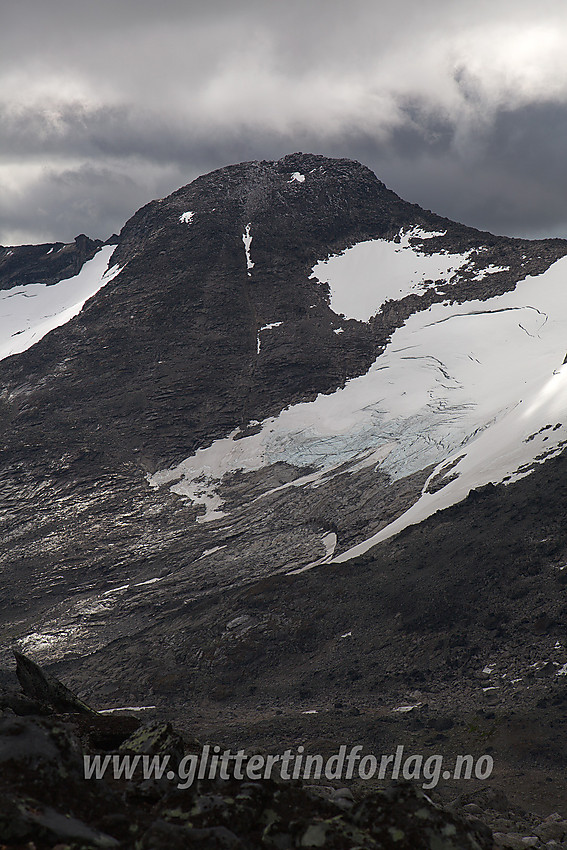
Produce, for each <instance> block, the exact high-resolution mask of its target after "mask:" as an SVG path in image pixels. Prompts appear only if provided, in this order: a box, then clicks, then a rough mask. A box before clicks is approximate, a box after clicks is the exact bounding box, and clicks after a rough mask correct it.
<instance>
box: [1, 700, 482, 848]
mask: <svg viewBox="0 0 567 850" xmlns="http://www.w3.org/2000/svg"><path fill="white" fill-rule="evenodd" d="M196 743H197V742H195V740H191V739H189V740H187V739H184V738H183V737H182V736H181V735H179V734H178V733H176V732H175V731H174V730H173V728H172V727H171V726H170V725H169V724H162V725H161V726H157V725H156V724H153V725H150V726H148V727H142V728H140V729H139V730H138V731H137V732H136V733H134V735H133V736H131V737H130V738H129V739H127V740H126V741H124V742H123V744H122V746H121V747H120V750H119V751H118V753H115V755H116V756H117V757H118V758H122V757H123V755H124V754H135V753H137V754H138V755H140V754H142V753H144V754H146V755H152V756H160V755H161V756H163V755H165V754H172V752H174V753H176V754H177V756H178V757H179V756H180V755H181V754H182V753H187V752H191V751H192V750H194V749H195V745H196ZM111 753H112V751H111ZM86 754H87V752H86V750H85V748H84V747H83V745H82V744H81V741H80V738H79V736H78V735H77V731H76V729H75V728H74V727H73V724H72V722H69V721H63V720H62V719H60V718H50V719H46V718H41V719H40V718H29V717H27V718H14V717H10V716H4V717H3V718H1V719H0V765H1V768H2V769H1V770H0V842H1V844H2V846H3V847H4V848H6V850H8V848H14V850H15V848H19V847H22V846H23V845H24V844H26V846H27V847H31V846H32V842H33V846H34V847H35V848H36V850H47V848H53V847H56V846H57V847H59V845H62V844H64V845H65V847H66V848H69V850H72V848H79V847H81V848H87V847H93V848H102V849H103V850H104V848H113V847H117V848H118V847H119V848H123V850H127V848H132V850H134V848H136V850H140V848H147V850H161V848H163V850H166V848H167V850H172V848H180V849H181V848H186V847H189V846H191V847H192V846H199V847H203V848H221V847H226V848H231V847H234V848H237V847H238V848H250V850H254V848H260V847H266V848H277V849H278V850H280V848H294V847H323V846H324V847H329V848H337V850H341V849H342V848H344V850H346V849H347V848H351V847H353V846H354V845H356V846H357V847H360V848H368V850H370V848H382V849H383V850H386V848H392V850H393V848H399V850H420V848H422V850H428V848H435V850H457V848H459V850H461V848H462V850H464V849H465V848H470V850H489V848H490V847H492V839H491V834H490V830H489V829H488V828H487V827H485V826H483V825H482V824H481V823H480V822H477V823H475V824H470V823H467V822H466V820H464V819H463V818H462V817H460V816H458V815H456V814H452V813H450V812H448V811H445V810H443V809H442V808H440V807H439V806H437V805H435V804H434V803H432V802H431V800H429V799H428V798H427V797H426V796H425V795H424V794H423V793H422V792H421V791H420V790H419V789H416V788H413V787H412V786H410V785H409V784H400V785H394V786H392V787H391V788H389V789H388V790H387V791H385V792H378V793H373V794H370V795H367V796H366V797H364V798H363V799H361V800H359V801H358V802H354V800H353V798H352V795H351V794H350V792H349V791H348V789H344V788H343V789H337V791H336V792H334V793H333V794H332V795H331V796H329V797H328V798H326V799H325V798H324V797H322V796H321V794H319V793H317V790H316V789H311V788H309V787H307V786H305V785H302V784H301V783H300V782H299V781H288V782H285V781H283V780H280V779H278V780H272V779H270V780H255V781H250V780H248V779H244V780H240V779H234V778H231V779H223V780H221V779H213V780H209V779H203V780H196V781H195V782H194V783H193V784H192V785H191V786H190V787H189V788H186V789H183V790H179V789H178V788H177V787H176V784H175V783H174V782H172V781H170V780H169V781H168V780H167V779H166V780H163V781H160V782H148V780H147V779H144V778H143V777H142V776H140V777H138V776H137V775H135V776H133V778H132V779H131V780H130V781H127V780H125V779H124V778H121V779H118V778H117V779H115V778H113V776H112V771H111V770H109V771H107V773H105V775H104V778H101V779H95V778H90V779H87V778H85V777H84V773H83V756H84V755H86ZM91 754H92V753H91ZM98 754H99V755H101V751H100V750H99V753H98ZM110 757H111V758H112V755H110ZM178 763H179V762H178V759H174V758H172V760H171V765H172V766H176V765H178ZM345 801H348V805H345Z"/></svg>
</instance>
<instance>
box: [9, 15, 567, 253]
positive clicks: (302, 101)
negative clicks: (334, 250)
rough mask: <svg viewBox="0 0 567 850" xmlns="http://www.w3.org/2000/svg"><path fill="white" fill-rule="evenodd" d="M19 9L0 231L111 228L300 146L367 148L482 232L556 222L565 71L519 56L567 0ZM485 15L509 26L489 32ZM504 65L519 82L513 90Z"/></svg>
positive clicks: (359, 151) (363, 151)
mask: <svg viewBox="0 0 567 850" xmlns="http://www.w3.org/2000/svg"><path fill="white" fill-rule="evenodd" d="M8 6H9V8H7V9H6V10H5V12H4V10H3V13H2V14H3V29H4V30H5V31H7V32H9V33H10V38H9V39H6V44H5V46H3V53H2V57H0V81H3V84H2V87H1V88H0V242H6V241H7V239H8V237H9V235H10V234H13V233H18V234H20V233H28V234H29V239H30V240H32V239H36V238H37V239H42V240H43V239H62V240H65V241H68V240H70V239H72V238H73V237H74V236H75V235H76V234H77V233H78V232H80V231H84V232H86V233H88V234H89V235H91V236H97V237H106V236H108V235H110V233H111V232H112V231H114V230H117V229H119V228H120V227H121V225H122V224H123V223H124V221H125V220H126V219H127V218H128V217H129V216H130V215H131V214H132V213H133V212H134V211H135V209H136V208H137V207H139V206H140V205H141V204H142V203H145V202H146V201H148V200H150V199H151V198H152V197H159V196H163V195H164V194H166V193H168V192H170V191H172V190H173V189H175V188H177V186H180V185H183V184H184V183H186V182H188V181H189V180H191V179H193V178H194V177H195V176H197V175H198V174H199V173H203V172H206V171H209V170H212V169H213V168H217V167H221V166H223V165H226V164H229V163H231V162H237V161H240V160H243V159H257V158H260V159H276V158H279V157H280V156H282V155H284V154H285V153H289V152H291V151H294V150H306V151H314V152H319V153H323V154H326V155H329V156H347V157H348V156H350V157H352V158H356V159H359V160H360V161H362V162H364V163H365V164H367V165H369V166H370V167H371V168H373V169H374V170H375V171H376V173H377V174H378V176H379V177H380V178H381V179H382V180H384V182H386V183H387V185H389V186H390V187H391V188H392V189H394V190H395V191H397V192H398V193H399V194H400V195H402V196H403V197H405V198H407V199H408V200H410V201H415V202H417V203H420V204H421V205H422V206H425V207H427V208H430V209H434V210H435V211H436V212H439V213H441V214H443V215H448V216H450V217H452V218H456V219H458V220H461V221H464V222H465V223H468V224H471V225H474V226H477V227H479V228H481V229H493V230H495V231H497V232H501V233H509V234H512V235H513V234H518V235H520V234H521V235H524V234H528V235H529V234H533V235H536V234H537V235H540V234H545V233H549V234H550V235H555V234H558V233H562V232H563V230H564V228H565V222H566V221H567V210H566V204H565V200H564V198H565V197H566V193H565V189H566V188H567V187H566V186H565V179H564V177H563V171H564V169H563V158H564V156H563V150H562V142H563V139H564V138H565V129H567V127H566V124H567V107H566V105H565V103H566V101H567V85H566V87H565V91H563V90H562V89H561V88H560V87H559V88H557V89H554V90H553V91H551V90H550V91H547V90H546V87H545V85H544V84H545V82H546V80H547V77H545V75H544V76H543V77H541V79H540V77H538V75H537V73H535V77H534V79H532V78H529V79H524V78H523V77H522V74H523V73H524V70H523V66H522V65H521V61H520V60H521V57H520V58H519V59H518V60H517V63H516V59H515V55H514V49H515V48H514V45H515V42H514V38H519V36H518V32H520V36H521V30H520V31H519V30H518V27H520V28H521V27H522V26H524V25H525V26H526V27H528V29H527V30H526V32H531V31H532V30H531V29H529V27H532V26H533V27H536V29H534V30H533V31H534V32H536V34H537V32H539V31H540V30H538V29H537V28H538V27H539V28H540V29H541V28H542V27H543V28H544V30H545V32H544V35H545V37H549V38H551V36H553V35H554V33H555V32H556V31H557V32H558V33H559V34H561V32H564V31H567V30H566V28H565V27H564V26H563V29H561V27H560V26H559V25H560V24H561V23H562V22H563V23H565V21H566V19H567V9H566V7H565V5H564V3H563V2H562V0H561V2H560V0H541V2H540V3H538V8H537V10H534V7H533V3H531V2H528V0H516V2H512V0H492V2H491V3H488V0H477V2H475V3H474V4H473V2H472V0H463V2H460V3H457V4H456V3H455V2H454V0H433V2H431V3H427V4H424V3H423V2H422V0H419V2H418V0H400V2H398V3H397V4H396V6H395V7H394V6H393V5H392V4H390V3H386V2H377V0H352V2H351V3H349V4H348V5H347V4H346V3H344V0H340V2H339V0H310V2H309V3H306V2H305V0H288V2H287V3H285V4H284V3H283V2H277V0H276V2H270V3H266V2H265V0H244V2H242V3H239V4H234V3H233V2H232V0H231V2H229V0H209V2H204V0H193V2H187V0H163V2H162V3H160V4H156V3H155V2H154V0H151V2H150V0H136V2H134V0H121V2H118V3H116V2H113V3H111V2H110V0H99V2H97V3H86V2H85V3H82V2H79V3H78V2H77V0H52V2H51V3H49V4H38V3H37V0H19V2H18V3H17V4H8ZM494 26H499V27H501V28H502V27H503V28H504V29H502V30H498V33H500V32H501V31H502V32H508V31H509V33H510V39H509V40H508V41H506V40H504V41H503V42H502V44H501V45H500V44H499V42H498V40H497V39H496V36H495V35H494V33H493V35H492V36H491V37H492V39H493V40H492V41H488V42H486V43H485V41H484V40H485V39H486V38H489V36H490V33H491V32H492V30H491V27H494ZM545 27H547V29H545ZM514 28H515V29H514ZM554 28H555V29H554ZM548 31H549V32H548ZM470 33H472V35H471V36H470V38H471V39H472V42H471V43H473V42H474V44H473V47H474V50H476V51H477V52H478V51H480V52H478V55H477V53H474V50H473V54H471V55H472V58H471V55H469V53H470V50H472V49H473V48H471V47H470V44H469V41H467V40H466V39H465V40H464V41H463V38H464V35H467V34H470ZM546 33H547V35H546ZM549 33H551V36H549ZM467 37H468V35H467ZM495 39H496V40H495ZM552 41H553V39H552ZM453 42H454V45H455V51H456V53H455V55H453V54H451V52H450V51H449V52H446V50H445V48H446V45H447V44H453ZM518 44H519V45H520V47H522V44H523V42H522V41H521V38H520V41H519V42H518ZM510 45H511V46H510ZM4 48H5V49H4ZM513 48H514V49H513ZM524 48H525V49H526V50H528V52H529V49H530V45H529V43H528V44H527V47H526V45H524ZM551 48H553V43H552V44H551ZM551 48H550V50H549V51H547V53H546V54H545V55H546V56H548V54H549V55H552V56H555V54H553V50H552V49H551ZM500 49H501V55H500V53H499V50H500ZM444 51H445V52H444ZM467 51H469V53H467ZM461 54H462V55H461ZM557 55H560V54H559V53H558V54H557ZM487 56H488V57H489V59H490V61H491V62H493V63H494V67H493V68H492V69H491V70H490V69H489V70H486V68H485V66H484V64H483V63H484V62H485V60H486V57H487ZM550 61H551V60H550ZM553 61H555V60H553ZM558 61H559V60H558ZM510 63H512V64H510ZM514 63H516V64H514ZM528 64H529V63H528ZM528 64H526V67H528ZM491 67H492V66H491ZM510 69H512V71H515V70H517V71H518V74H520V77H519V79H520V81H521V82H522V81H523V82H522V86H523V88H522V87H521V86H520V88H521V91H520V90H518V91H516V92H514V91H511V92H509V91H508V89H506V86H504V88H502V85H503V84H502V80H504V81H506V79H507V76H506V75H507V74H509V73H510ZM553 70H554V68H553V65H552V66H550V68H548V69H547V70H546V73H548V74H550V75H551V76H550V79H552V78H553V74H552V73H551V72H552V71H553ZM536 72H537V65H536ZM491 74H492V75H493V76H491ZM555 76H556V78H557V79H561V75H560V74H557V75H555ZM498 86H500V88H498ZM502 92H504V94H502ZM506 98H508V100H506ZM11 168H12V173H11V172H10V169H11ZM20 171H21V174H22V175H23V176H22V179H21V182H20V183H18V180H19V179H20V178H19V176H18V175H19V174H20Z"/></svg>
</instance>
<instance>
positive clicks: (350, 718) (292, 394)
mask: <svg viewBox="0 0 567 850" xmlns="http://www.w3.org/2000/svg"><path fill="white" fill-rule="evenodd" d="M566 278H567V241H565V240H559V239H548V240H538V241H529V240H521V239H511V238H507V237H502V236H494V235H492V234H489V233H486V232H480V231H477V230H474V229H472V228H468V227H465V226H464V225H461V224H457V223H454V222H451V221H449V220H448V219H445V218H442V217H441V216H439V215H436V214H434V213H432V212H429V211H426V210H423V209H421V208H420V207H418V206H416V205H414V204H410V203H407V202H405V201H403V200H401V199H400V198H399V197H398V196H397V195H395V194H394V193H393V192H392V191H390V190H389V189H387V188H386V187H385V186H384V184H383V183H381V182H380V181H379V180H378V179H377V178H376V176H375V175H374V174H373V173H372V172H371V171H369V170H368V169H367V168H365V167H364V166H362V165H360V164H358V163H356V162H352V161H350V160H333V159H328V158H325V157H322V156H315V155H311V154H293V155H290V156H287V157H284V158H283V159H281V160H279V161H277V162H250V163H243V164H240V165H236V166H231V167H228V168H223V169H221V170H219V171H215V172H213V173H212V174H209V175H205V176H203V177H200V178H198V179H197V180H195V181H194V182H193V183H191V184H190V185H188V186H185V187H183V188H181V189H179V190H178V191H176V192H174V193H173V194H172V195H170V196H169V197H167V198H164V199H160V200H156V201H153V202H151V203H150V204H148V205H146V206H145V207H143V208H142V209H141V210H139V211H138V212H137V213H136V214H135V215H134V216H133V217H132V218H131V219H130V220H129V221H128V222H127V223H126V224H125V226H124V228H123V229H122V231H121V233H120V234H119V236H118V237H116V238H113V239H111V240H109V241H108V243H106V244H103V243H101V242H97V241H93V240H89V239H88V238H87V237H84V236H81V237H77V239H76V240H75V242H74V243H73V244H71V245H63V244H62V243H57V244H54V245H41V246H20V247H10V248H0V327H1V328H2V338H1V342H0V346H1V348H0V357H1V358H2V359H1V360H0V424H1V431H2V438H1V444H0V476H1V478H0V481H1V487H0V493H1V495H0V528H1V537H0V539H2V541H3V546H2V551H1V555H0V564H1V565H2V571H3V586H4V605H3V607H2V612H1V616H2V620H1V630H2V636H3V639H4V646H5V648H6V654H5V655H3V656H2V662H3V663H4V666H5V668H7V665H8V663H9V662H8V654H7V650H8V647H9V645H10V643H11V642H15V643H16V645H17V646H18V647H20V648H21V649H23V650H24V651H25V652H29V653H30V654H31V655H32V656H33V657H34V658H36V659H37V660H38V661H40V662H42V663H50V664H51V667H52V669H53V670H54V671H55V672H56V673H57V675H62V676H64V677H66V680H67V681H68V682H69V683H70V684H71V685H72V686H73V687H74V688H75V689H76V690H79V691H80V692H81V695H82V696H85V697H88V700H89V701H90V702H91V703H93V704H96V706H97V707H99V708H102V707H105V706H107V704H108V705H112V704H113V705H116V704H118V705H120V704H124V703H127V704H133V705H143V704H152V705H156V706H157V709H156V711H158V712H159V711H160V710H164V709H165V707H167V710H168V712H169V713H171V712H173V713H175V714H176V715H178V716H179V717H180V718H181V719H182V720H184V722H186V723H187V724H188V725H189V726H190V727H191V728H193V729H196V733H197V734H199V735H200V736H206V735H208V734H209V733H210V734H211V736H212V737H214V739H215V740H221V739H223V736H224V740H225V741H227V742H230V743H234V742H246V743H247V744H250V743H253V744H257V745H262V746H269V745H270V742H272V744H273V742H274V740H276V739H284V738H285V739H286V740H287V739H289V740H290V741H291V740H296V739H297V740H302V739H303V738H304V737H308V738H309V739H310V740H312V741H314V742H318V743H321V742H325V741H327V742H329V741H331V740H335V741H336V740H338V739H340V740H341V742H342V740H343V738H348V739H349V740H350V739H351V738H352V739H353V742H354V743H357V742H359V741H360V742H361V743H365V744H366V745H367V746H374V747H378V746H380V747H383V746H388V745H390V744H392V743H395V742H396V741H397V742H398V743H407V745H408V746H409V744H410V742H411V744H412V745H413V746H415V747H418V746H422V747H429V748H431V747H432V746H434V747H438V748H440V747H444V748H445V749H446V750H447V752H451V753H453V752H456V753H458V752H463V751H465V752H468V751H469V750H468V749H465V750H463V748H467V747H468V748H474V749H475V751H477V750H478V751H484V750H483V748H486V747H487V746H490V747H492V749H493V752H494V753H495V763H496V765H497V768H498V771H499V773H498V776H499V778H500V781H501V782H503V783H505V784H506V785H507V786H510V787H507V791H510V788H511V789H512V791H513V792H514V794H516V796H517V798H518V799H521V800H523V801H524V802H525V801H526V800H528V798H529V800H533V801H535V803H534V805H539V806H540V807H543V808H545V806H546V805H548V804H549V805H552V803H553V802H554V800H555V798H554V793H556V797H557V799H558V800H561V799H562V798H561V793H560V791H559V788H560V782H561V781H563V780H562V777H563V772H562V771H563V766H562V765H563V761H564V756H565V753H564V752H563V745H562V744H561V740H562V739H561V735H560V732H561V731H562V729H563V725H564V722H563V718H562V711H561V709H562V706H563V705H564V703H565V700H566V699H567V691H566V689H565V684H564V683H565V678H564V674H565V673H566V672H567V649H566V645H567V634H566V631H567V606H565V605H564V603H563V599H562V596H563V592H564V587H565V582H564V571H563V569H562V568H563V567H564V566H565V563H566V558H567V536H566V533H565V531H564V528H565V522H564V515H565V499H566V496H567V493H566V484H565V481H566V477H565V459H566V455H565V453H564V447H565V441H566V439H567V437H566V431H567V421H564V420H565V416H564V411H565V375H566V374H567V373H566V372H565V368H566V367H565V366H564V360H565V353H566V350H567V343H566V342H565V340H564V338H563V327H564V322H565V319H566V318H567V287H566V286H565V280H566ZM396 535H397V536H396ZM6 675H7V674H6ZM312 712H316V713H315V714H314V713H312ZM542 718H543V719H544V722H542ZM354 739H356V740H354ZM416 751H418V750H416ZM497 757H498V758H497ZM521 771H523V774H524V777H523V778H519V777H518V774H519V772H521ZM548 778H550V780H551V782H550V783H548V784H546V781H547V779H548ZM550 786H551V788H552V789H554V790H553V792H551V790H550Z"/></svg>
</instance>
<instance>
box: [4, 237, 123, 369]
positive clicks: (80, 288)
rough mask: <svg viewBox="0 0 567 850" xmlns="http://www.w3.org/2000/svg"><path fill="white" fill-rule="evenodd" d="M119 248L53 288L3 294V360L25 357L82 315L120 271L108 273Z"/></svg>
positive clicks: (107, 248) (28, 287) (20, 289)
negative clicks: (111, 259) (57, 329)
mask: <svg viewBox="0 0 567 850" xmlns="http://www.w3.org/2000/svg"><path fill="white" fill-rule="evenodd" d="M115 247H116V246H114V245H105V246H104V247H103V248H101V250H100V251H99V252H98V253H97V254H95V256H94V257H93V258H92V260H89V261H88V262H86V263H85V264H84V266H83V267H82V269H81V271H80V272H79V274H78V275H75V277H72V278H68V279H67V280H62V281H61V282H60V283H56V284H54V285H53V286H46V285H45V284H42V283H30V284H26V285H25V286H17V287H14V288H13V289H8V290H5V291H3V292H0V360H3V359H4V358H6V357H10V356H11V355H13V354H21V353H22V351H26V350H27V349H28V348H31V346H32V345H35V343H36V342H39V340H40V339H42V338H43V337H44V336H45V335H46V334H48V333H49V332H50V331H52V330H53V329H54V328H58V327H60V326H61V325H64V324H66V323H67V322H69V321H70V320H71V319H72V318H73V317H74V316H76V315H77V314H78V313H80V312H81V310H82V308H83V305H84V304H85V302H86V301H87V300H88V299H89V298H92V296H93V295H95V293H97V292H98V291H99V289H101V288H102V287H103V286H105V285H106V284H107V283H109V282H110V281H111V280H112V279H113V278H115V277H116V275H117V274H118V273H119V272H120V267H119V266H113V267H112V268H111V269H108V270H107V266H108V263H109V260H110V258H111V256H112V253H113V251H114V249H115Z"/></svg>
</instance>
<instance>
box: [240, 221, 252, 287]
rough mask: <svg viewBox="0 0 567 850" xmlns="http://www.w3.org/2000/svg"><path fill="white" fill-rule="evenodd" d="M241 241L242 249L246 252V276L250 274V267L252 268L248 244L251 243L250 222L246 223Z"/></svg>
mask: <svg viewBox="0 0 567 850" xmlns="http://www.w3.org/2000/svg"><path fill="white" fill-rule="evenodd" d="M242 241H243V242H244V251H245V252H246V268H247V269H248V277H251V276H252V272H251V271H250V269H253V268H254V263H253V262H252V260H251V258H250V245H251V244H252V237H251V236H250V224H247V225H246V230H245V231H244V233H243V234H242Z"/></svg>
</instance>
